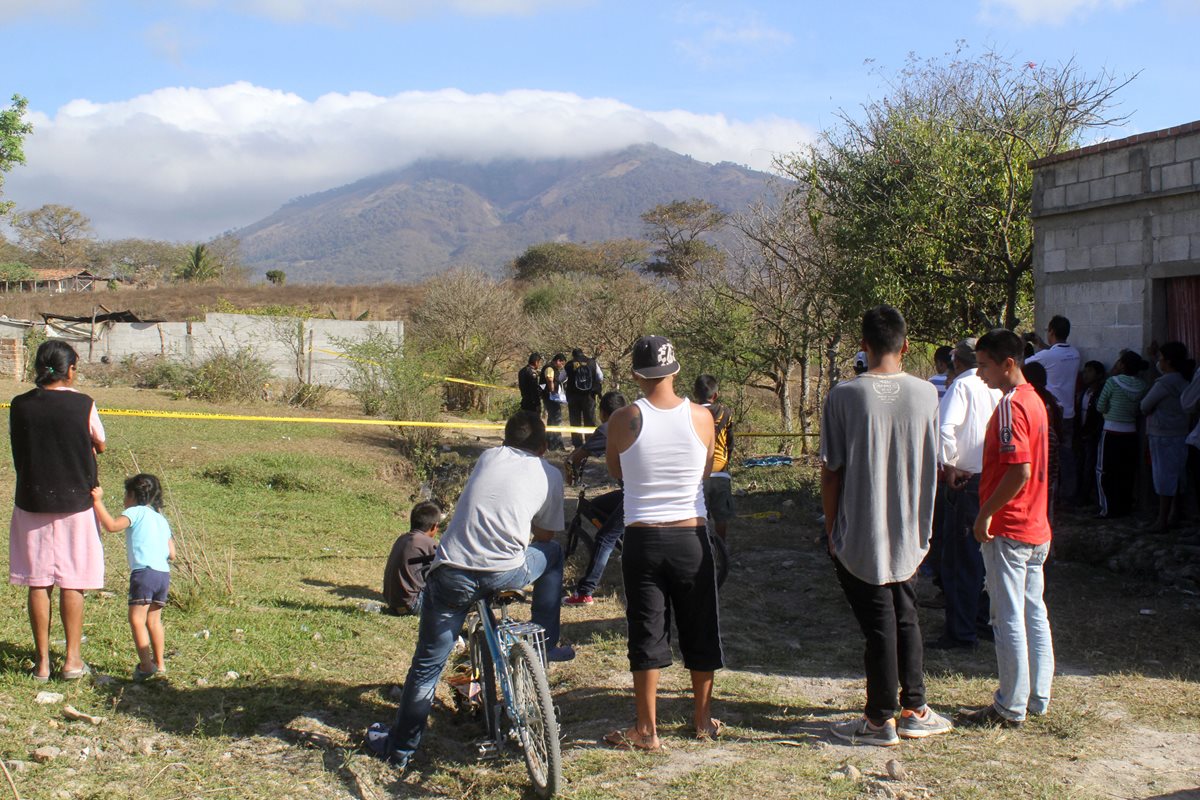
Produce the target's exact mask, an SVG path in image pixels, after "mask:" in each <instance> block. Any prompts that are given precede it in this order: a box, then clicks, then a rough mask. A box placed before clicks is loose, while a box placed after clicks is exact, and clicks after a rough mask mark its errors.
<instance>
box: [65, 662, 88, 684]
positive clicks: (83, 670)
mask: <svg viewBox="0 0 1200 800" xmlns="http://www.w3.org/2000/svg"><path fill="white" fill-rule="evenodd" d="M91 674H92V668H91V667H90V666H88V663H87V662H86V661H85V662H83V666H82V667H80V668H79V669H64V670H63V671H62V679H63V680H64V681H77V680H79V679H80V678H82V677H84V676H86V675H91Z"/></svg>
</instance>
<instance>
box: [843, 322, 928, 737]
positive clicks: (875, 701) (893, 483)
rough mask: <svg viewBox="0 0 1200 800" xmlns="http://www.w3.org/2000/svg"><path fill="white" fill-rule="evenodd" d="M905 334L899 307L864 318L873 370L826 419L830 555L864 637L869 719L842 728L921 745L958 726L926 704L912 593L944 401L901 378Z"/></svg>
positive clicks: (847, 389) (846, 390)
mask: <svg viewBox="0 0 1200 800" xmlns="http://www.w3.org/2000/svg"><path fill="white" fill-rule="evenodd" d="M905 334H906V328H905V323H904V317H903V316H901V315H900V312H899V311H897V310H896V309H894V308H892V307H891V306H878V307H876V308H873V309H871V310H870V311H868V312H867V313H866V314H865V315H864V316H863V340H862V347H863V350H865V351H866V353H867V367H868V368H867V371H866V372H864V373H863V374H861V375H859V376H858V377H857V378H854V379H853V380H850V381H847V382H845V383H841V384H838V385H837V386H836V387H834V389H833V390H832V391H831V392H830V393H829V397H828V398H827V399H826V401H825V413H824V416H823V418H822V423H821V462H822V468H821V501H822V504H823V505H824V509H825V533H826V535H827V536H828V540H829V553H830V555H831V556H832V557H833V563H834V567H835V569H836V571H837V576H838V580H839V582H840V583H841V584H842V589H843V591H845V593H846V599H847V600H849V601H850V606H851V608H852V609H853V610H854V616H855V618H856V619H857V620H858V624H859V627H860V628H861V629H862V632H863V635H864V636H865V637H866V640H867V647H866V651H867V652H866V658H865V663H866V670H867V704H866V709H865V713H864V716H863V717H862V718H861V719H857V720H851V721H849V722H844V723H838V724H835V725H834V726H833V733H834V735H835V736H838V737H839V738H841V739H845V740H846V741H849V742H851V743H852V744H873V745H881V746H890V745H895V744H898V743H899V738H898V736H897V727H898V728H899V731H898V733H899V736H902V737H905V738H912V739H916V738H922V737H925V736H931V735H933V734H937V733H945V732H946V731H948V730H950V728H951V725H950V723H949V721H948V720H946V719H945V718H944V717H941V716H940V715H938V714H937V713H936V712H935V711H933V710H931V709H930V708H929V707H928V706H927V705H925V680H924V676H923V669H924V664H923V658H922V646H923V644H922V641H921V628H920V626H919V624H918V621H917V604H916V588H915V585H914V584H915V580H914V578H915V575H916V572H917V567H918V566H920V564H921V560H922V559H923V558H924V557H925V553H926V552H927V551H928V550H929V534H930V530H931V528H932V525H933V500H934V488H935V484H936V481H937V452H938V395H937V388H936V387H934V385H933V384H931V383H930V382H929V381H925V380H921V379H920V378H916V377H913V376H911V375H907V374H905V373H904V372H903V371H902V369H901V359H902V358H903V356H904V354H905V353H906V352H907V351H908V341H907V340H906V339H905ZM897 683H899V685H900V695H899V700H898V701H897V696H896V685H897ZM897 711H900V713H901V716H900V723H899V726H897V724H896V721H895V719H894V716H895V714H896V712H897Z"/></svg>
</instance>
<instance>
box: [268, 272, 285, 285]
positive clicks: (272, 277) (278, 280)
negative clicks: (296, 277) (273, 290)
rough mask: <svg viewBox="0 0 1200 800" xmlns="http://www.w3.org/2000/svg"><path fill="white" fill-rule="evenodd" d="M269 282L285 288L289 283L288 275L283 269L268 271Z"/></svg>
mask: <svg viewBox="0 0 1200 800" xmlns="http://www.w3.org/2000/svg"><path fill="white" fill-rule="evenodd" d="M267 280H269V281H270V282H271V283H273V284H275V285H276V286H283V284H284V283H286V282H287V273H286V272H284V271H283V270H281V269H269V270H267Z"/></svg>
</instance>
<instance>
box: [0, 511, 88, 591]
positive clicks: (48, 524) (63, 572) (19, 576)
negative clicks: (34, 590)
mask: <svg viewBox="0 0 1200 800" xmlns="http://www.w3.org/2000/svg"><path fill="white" fill-rule="evenodd" d="M8 582H9V583H15V584H17V585H20V586H58V587H59V588H60V589H78V590H81V591H86V590H91V589H103V588H104V546H103V545H102V544H101V543H100V528H99V526H98V525H97V523H96V512H95V511H93V510H92V509H90V508H89V509H87V510H86V511H77V512H75V513H73V514H42V513H37V512H34V511H25V510H24V509H20V508H17V507H16V506H13V513H12V524H11V525H10V526H9V529H8Z"/></svg>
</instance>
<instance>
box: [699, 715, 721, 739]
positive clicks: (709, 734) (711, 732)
mask: <svg viewBox="0 0 1200 800" xmlns="http://www.w3.org/2000/svg"><path fill="white" fill-rule="evenodd" d="M723 730H725V723H724V722H721V720H719V719H717V718H716V717H713V718H712V727H711V728H709V729H707V730H697V731H696V738H697V739H699V740H700V741H702V742H715V741H716V740H717V739H718V738H719V737H720V736H721V731H723Z"/></svg>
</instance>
